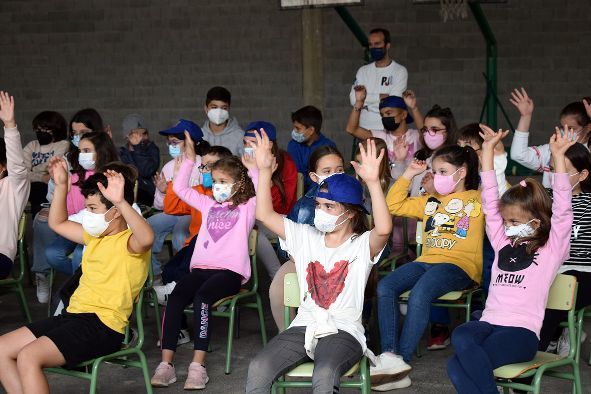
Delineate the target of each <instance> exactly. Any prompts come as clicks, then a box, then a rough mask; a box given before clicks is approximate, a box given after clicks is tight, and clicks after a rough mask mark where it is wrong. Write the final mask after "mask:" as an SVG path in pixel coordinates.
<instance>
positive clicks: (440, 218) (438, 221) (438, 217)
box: [431, 212, 451, 237]
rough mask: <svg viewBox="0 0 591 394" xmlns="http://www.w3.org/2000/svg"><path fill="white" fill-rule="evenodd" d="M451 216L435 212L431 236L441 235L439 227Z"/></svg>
mask: <svg viewBox="0 0 591 394" xmlns="http://www.w3.org/2000/svg"><path fill="white" fill-rule="evenodd" d="M450 219H451V216H449V215H448V214H446V213H442V212H437V213H436V214H435V216H433V232H432V233H431V236H433V237H438V236H440V235H441V232H440V230H441V227H442V226H443V225H445V224H446V223H448V222H449V220H450Z"/></svg>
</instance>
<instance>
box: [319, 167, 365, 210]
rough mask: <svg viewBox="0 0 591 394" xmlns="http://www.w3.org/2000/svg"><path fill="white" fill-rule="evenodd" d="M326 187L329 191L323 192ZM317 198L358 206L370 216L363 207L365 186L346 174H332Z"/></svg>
mask: <svg viewBox="0 0 591 394" xmlns="http://www.w3.org/2000/svg"><path fill="white" fill-rule="evenodd" d="M324 187H326V188H327V189H328V190H327V191H325V192H324V191H321V189H323V188H324ZM316 197H321V198H326V199H327V200H331V201H336V202H344V203H347V204H354V205H358V206H360V207H361V208H363V211H364V212H365V213H367V214H369V212H367V209H365V206H364V205H363V186H361V182H359V181H358V180H357V179H355V178H353V177H352V176H351V175H347V174H344V173H335V174H332V175H331V176H329V177H328V178H326V179H325V180H324V182H322V183H321V184H320V187H319V188H318V192H317V193H316Z"/></svg>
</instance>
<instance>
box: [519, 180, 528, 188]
mask: <svg viewBox="0 0 591 394" xmlns="http://www.w3.org/2000/svg"><path fill="white" fill-rule="evenodd" d="M519 184H520V185H521V186H523V187H527V183H525V180H524V179H522V180H521V182H519Z"/></svg>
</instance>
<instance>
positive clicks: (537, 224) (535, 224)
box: [529, 219, 542, 230]
mask: <svg viewBox="0 0 591 394" xmlns="http://www.w3.org/2000/svg"><path fill="white" fill-rule="evenodd" d="M541 224H542V222H541V221H540V219H532V221H531V222H530V224H529V225H530V226H531V228H533V229H534V230H537V229H539V228H540V225H541Z"/></svg>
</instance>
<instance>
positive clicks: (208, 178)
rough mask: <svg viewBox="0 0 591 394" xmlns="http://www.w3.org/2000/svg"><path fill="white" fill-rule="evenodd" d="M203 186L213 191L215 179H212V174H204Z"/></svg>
mask: <svg viewBox="0 0 591 394" xmlns="http://www.w3.org/2000/svg"><path fill="white" fill-rule="evenodd" d="M201 184H202V185H203V187H204V188H206V189H211V186H212V185H213V178H212V177H211V172H204V173H203V175H202V178H201Z"/></svg>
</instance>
